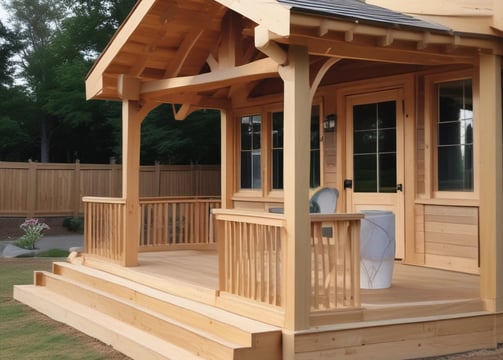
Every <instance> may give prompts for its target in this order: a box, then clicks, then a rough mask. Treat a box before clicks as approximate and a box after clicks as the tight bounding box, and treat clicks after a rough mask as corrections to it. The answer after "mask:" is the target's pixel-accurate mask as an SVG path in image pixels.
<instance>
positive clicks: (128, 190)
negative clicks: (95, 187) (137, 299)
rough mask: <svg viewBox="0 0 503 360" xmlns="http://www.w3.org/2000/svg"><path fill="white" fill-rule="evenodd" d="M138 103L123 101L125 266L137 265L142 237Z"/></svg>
mask: <svg viewBox="0 0 503 360" xmlns="http://www.w3.org/2000/svg"><path fill="white" fill-rule="evenodd" d="M137 115H138V103H137V102H136V101H130V100H124V101H123V102H122V197H123V198H124V199H125V201H126V214H125V216H126V219H125V221H124V229H123V232H122V233H123V234H124V237H125V239H124V243H125V248H124V251H125V254H124V261H123V265H124V266H136V265H137V264H138V241H139V237H140V196H139V192H140V130H141V120H143V119H140V118H139V117H138V116H137Z"/></svg>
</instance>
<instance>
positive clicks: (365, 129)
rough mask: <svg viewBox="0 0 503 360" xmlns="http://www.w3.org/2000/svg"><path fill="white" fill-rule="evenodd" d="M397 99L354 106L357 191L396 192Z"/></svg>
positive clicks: (354, 152) (355, 185) (354, 163)
mask: <svg viewBox="0 0 503 360" xmlns="http://www.w3.org/2000/svg"><path fill="white" fill-rule="evenodd" d="M396 170H397V165H396V102H395V101H385V102H379V103H371V104H362V105H355V106H353V181H354V185H353V186H354V191H355V192H370V193H391V192H396Z"/></svg>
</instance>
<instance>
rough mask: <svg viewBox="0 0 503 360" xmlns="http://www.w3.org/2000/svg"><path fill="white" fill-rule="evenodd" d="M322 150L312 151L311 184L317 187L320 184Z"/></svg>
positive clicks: (312, 186)
mask: <svg viewBox="0 0 503 360" xmlns="http://www.w3.org/2000/svg"><path fill="white" fill-rule="evenodd" d="M320 183H321V181H320V150H319V149H318V150H312V151H311V171H310V173H309V186H310V187H311V188H315V187H318V186H320Z"/></svg>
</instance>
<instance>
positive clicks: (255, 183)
mask: <svg viewBox="0 0 503 360" xmlns="http://www.w3.org/2000/svg"><path fill="white" fill-rule="evenodd" d="M261 186H262V184H261V181H260V150H258V151H257V150H254V151H253V152H252V188H253V189H260V188H261Z"/></svg>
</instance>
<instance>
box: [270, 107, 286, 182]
mask: <svg viewBox="0 0 503 360" xmlns="http://www.w3.org/2000/svg"><path fill="white" fill-rule="evenodd" d="M283 122H284V121H283V113H282V112H275V113H273V114H272V188H273V189H283Z"/></svg>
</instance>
